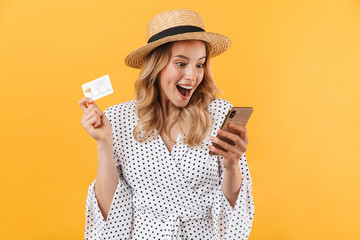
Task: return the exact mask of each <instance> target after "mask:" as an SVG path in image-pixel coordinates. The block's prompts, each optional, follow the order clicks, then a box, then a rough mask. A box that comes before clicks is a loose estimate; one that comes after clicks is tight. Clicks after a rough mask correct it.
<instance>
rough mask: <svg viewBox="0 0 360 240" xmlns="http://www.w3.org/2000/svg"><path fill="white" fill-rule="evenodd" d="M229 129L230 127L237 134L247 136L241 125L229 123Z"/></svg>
mask: <svg viewBox="0 0 360 240" xmlns="http://www.w3.org/2000/svg"><path fill="white" fill-rule="evenodd" d="M229 127H230V128H231V129H234V130H235V131H237V132H239V133H242V134H244V135H245V134H247V130H246V128H245V127H244V126H243V125H241V124H238V123H231V124H229Z"/></svg>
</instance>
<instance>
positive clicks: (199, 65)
mask: <svg viewBox="0 0 360 240" xmlns="http://www.w3.org/2000/svg"><path fill="white" fill-rule="evenodd" d="M196 67H198V68H203V67H204V64H198V65H197V66H196Z"/></svg>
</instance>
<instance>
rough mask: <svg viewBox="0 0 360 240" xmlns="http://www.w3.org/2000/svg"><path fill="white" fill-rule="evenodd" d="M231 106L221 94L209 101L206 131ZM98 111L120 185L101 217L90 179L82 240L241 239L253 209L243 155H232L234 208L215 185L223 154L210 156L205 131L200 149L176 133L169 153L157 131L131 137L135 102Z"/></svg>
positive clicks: (219, 121)
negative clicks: (236, 169)
mask: <svg viewBox="0 0 360 240" xmlns="http://www.w3.org/2000/svg"><path fill="white" fill-rule="evenodd" d="M230 107H232V105H231V104H230V103H229V102H228V101H226V100H223V99H215V100H214V101H213V102H212V103H211V104H210V105H209V107H208V111H209V113H210V115H211V117H212V128H211V134H210V136H216V131H217V130H218V129H219V128H220V126H221V124H222V122H223V120H224V118H225V116H226V113H227V112H228V110H229V109H230ZM104 113H105V114H106V116H107V117H108V118H109V120H110V122H111V125H112V128H113V140H114V146H113V147H114V160H115V164H116V166H117V169H118V173H119V183H118V185H117V189H116V192H115V194H114V197H113V200H112V203H111V207H110V211H109V214H108V216H107V219H104V218H103V215H102V214H101V211H100V209H99V206H98V202H97V199H96V196H95V191H94V184H95V181H96V180H95V181H94V182H93V183H92V184H91V185H90V187H89V190H88V196H87V199H86V226H85V239H87V240H93V239H104V240H105V239H136V240H138V239H161V240H164V239H165V240H168V239H169V240H172V239H202V240H207V239H211V240H212V239H214V240H215V239H216V240H217V239H227V240H230V239H236V240H239V239H248V237H249V234H250V230H251V226H252V222H253V217H254V211H255V208H254V201H253V197H252V194H251V190H252V180H251V176H250V172H249V168H248V165H247V162H246V157H245V153H244V154H243V156H242V157H241V159H240V161H239V164H240V169H241V173H242V185H241V189H240V192H239V196H238V198H237V201H236V205H235V208H234V209H233V208H232V207H231V206H230V204H229V202H228V201H227V199H226V197H225V195H224V194H223V192H222V190H221V183H222V175H223V172H224V167H223V165H222V157H219V156H211V155H209V150H208V148H207V146H208V145H209V144H211V142H210V140H209V137H207V138H206V139H205V140H204V141H203V144H202V146H201V147H189V146H187V145H185V144H183V143H182V139H183V136H182V135H181V134H179V136H178V138H177V140H176V144H175V145H174V147H173V149H172V150H171V152H169V150H168V149H167V148H166V146H165V144H164V142H163V141H162V139H161V137H160V135H158V137H157V138H155V139H153V140H151V141H149V142H145V143H139V142H137V141H136V140H135V139H134V137H133V130H134V127H135V126H136V124H137V123H138V118H137V116H136V114H135V101H134V100H133V101H129V102H125V103H121V104H117V105H114V106H111V107H109V108H107V109H106V110H105V112H104Z"/></svg>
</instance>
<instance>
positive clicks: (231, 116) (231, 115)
mask: <svg viewBox="0 0 360 240" xmlns="http://www.w3.org/2000/svg"><path fill="white" fill-rule="evenodd" d="M235 113H236V111H235V110H234V111H232V112H231V113H230V118H233V117H234V115H235Z"/></svg>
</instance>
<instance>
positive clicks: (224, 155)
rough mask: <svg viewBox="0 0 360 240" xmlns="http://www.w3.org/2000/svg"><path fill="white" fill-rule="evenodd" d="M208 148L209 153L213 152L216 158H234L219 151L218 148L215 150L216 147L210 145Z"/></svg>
mask: <svg viewBox="0 0 360 240" xmlns="http://www.w3.org/2000/svg"><path fill="white" fill-rule="evenodd" d="M208 148H209V150H210V151H212V152H214V153H215V154H216V155H218V156H222V157H224V158H227V159H233V158H234V157H233V156H232V154H231V153H229V152H225V151H223V150H221V149H219V148H216V147H214V146H212V145H209V146H208Z"/></svg>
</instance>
